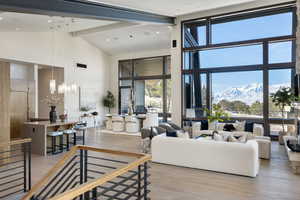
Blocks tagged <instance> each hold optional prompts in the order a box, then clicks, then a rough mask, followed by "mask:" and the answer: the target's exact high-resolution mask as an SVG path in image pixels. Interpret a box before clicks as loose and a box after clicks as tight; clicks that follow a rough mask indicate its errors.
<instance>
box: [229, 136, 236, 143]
mask: <svg viewBox="0 0 300 200" xmlns="http://www.w3.org/2000/svg"><path fill="white" fill-rule="evenodd" d="M237 141H238V140H237V139H236V138H235V137H234V136H233V135H229V136H228V138H227V142H237Z"/></svg>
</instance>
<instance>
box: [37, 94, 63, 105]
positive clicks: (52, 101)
mask: <svg viewBox="0 0 300 200" xmlns="http://www.w3.org/2000/svg"><path fill="white" fill-rule="evenodd" d="M42 102H44V103H46V104H47V105H48V106H49V107H51V106H56V105H59V104H61V103H62V99H61V97H60V96H59V95H57V94H51V95H49V96H46V98H45V99H44V100H42Z"/></svg>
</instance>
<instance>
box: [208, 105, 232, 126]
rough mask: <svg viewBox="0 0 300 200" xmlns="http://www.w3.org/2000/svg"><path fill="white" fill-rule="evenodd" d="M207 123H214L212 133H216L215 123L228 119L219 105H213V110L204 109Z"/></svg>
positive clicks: (227, 115)
mask: <svg viewBox="0 0 300 200" xmlns="http://www.w3.org/2000/svg"><path fill="white" fill-rule="evenodd" d="M205 112H206V113H207V119H208V122H209V123H214V125H215V127H214V132H217V122H224V121H225V120H228V119H229V114H228V113H227V112H225V111H224V110H223V109H222V107H221V106H220V105H217V104H214V105H213V109H212V110H209V109H207V108H206V109H205Z"/></svg>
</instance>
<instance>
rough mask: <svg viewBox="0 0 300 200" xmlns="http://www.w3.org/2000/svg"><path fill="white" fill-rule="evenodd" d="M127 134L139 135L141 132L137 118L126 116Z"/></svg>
mask: <svg viewBox="0 0 300 200" xmlns="http://www.w3.org/2000/svg"><path fill="white" fill-rule="evenodd" d="M125 122H126V132H128V133H137V132H139V131H140V122H139V120H138V119H137V118H136V117H135V116H126V117H125Z"/></svg>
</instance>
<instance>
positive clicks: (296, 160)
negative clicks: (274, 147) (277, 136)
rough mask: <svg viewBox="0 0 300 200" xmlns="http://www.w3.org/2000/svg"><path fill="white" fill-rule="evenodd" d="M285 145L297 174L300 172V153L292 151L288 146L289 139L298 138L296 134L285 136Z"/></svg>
mask: <svg viewBox="0 0 300 200" xmlns="http://www.w3.org/2000/svg"><path fill="white" fill-rule="evenodd" d="M283 140H284V146H285V149H286V152H287V155H288V157H289V161H290V163H291V167H292V169H293V172H294V173H295V174H300V153H297V152H293V151H291V150H290V149H289V148H288V146H287V140H297V138H296V137H294V136H284V137H283Z"/></svg>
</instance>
